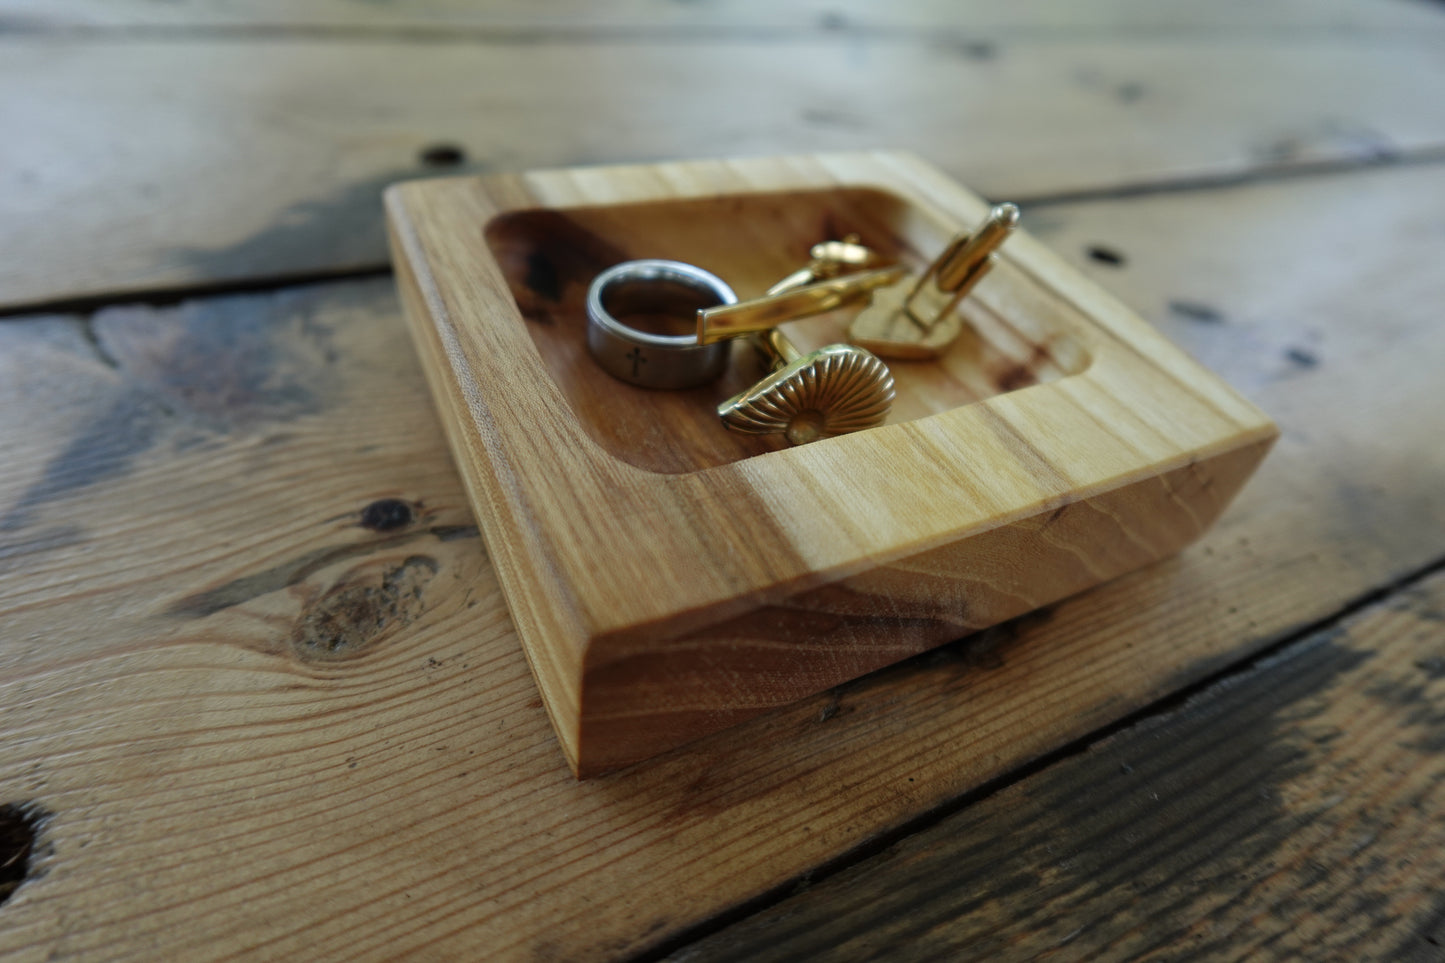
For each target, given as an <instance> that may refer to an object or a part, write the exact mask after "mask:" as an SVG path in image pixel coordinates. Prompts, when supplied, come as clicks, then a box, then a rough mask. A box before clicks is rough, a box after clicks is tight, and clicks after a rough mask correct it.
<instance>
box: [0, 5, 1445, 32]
mask: <svg viewBox="0 0 1445 963" xmlns="http://www.w3.org/2000/svg"><path fill="white" fill-rule="evenodd" d="M0 16H4V17H5V18H6V20H7V21H8V23H9V25H10V27H11V29H27V30H36V29H44V28H49V29H56V28H64V27H77V26H85V27H143V26H144V27H154V26H161V27H186V28H195V27H211V28H215V27H234V26H239V27H245V28H252V29H254V28H257V27H277V28H282V29H286V28H290V29H298V28H299V29H306V28H318V27H319V28H333V29H334V28H355V27H372V28H380V29H383V30H385V29H392V30H395V29H413V30H414V29H416V28H418V27H425V26H437V27H442V28H449V29H456V28H467V27H472V28H482V29H494V30H515V31H527V32H532V33H538V32H547V31H558V32H566V33H578V32H583V31H587V32H597V33H604V32H608V31H620V30H626V31H648V32H655V31H658V30H668V29H674V28H678V27H682V28H698V27H704V28H708V29H711V30H718V29H722V30H728V29H733V30H742V31H748V30H756V29H759V28H766V29H793V30H798V29H814V30H825V31H840V30H852V31H876V30H888V29H923V30H937V29H939V28H953V29H961V30H965V31H968V32H983V31H989V32H999V31H1023V32H1027V33H1029V34H1037V33H1040V32H1047V31H1068V32H1069V33H1073V34H1077V32H1079V31H1081V30H1082V31H1089V30H1101V31H1107V32H1109V33H1111V34H1117V33H1118V32H1121V31H1122V32H1128V33H1134V32H1140V31H1148V32H1159V31H1168V32H1198V31H1211V30H1226V31H1248V32H1250V33H1256V34H1257V32H1259V31H1262V30H1281V31H1287V32H1289V33H1291V34H1293V33H1296V32H1300V31H1304V32H1317V31H1340V30H1349V31H1364V32H1366V33H1369V34H1379V33H1382V32H1386V33H1395V32H1399V31H1405V30H1419V29H1425V30H1440V29H1441V28H1442V19H1441V18H1440V17H1439V16H1438V15H1437V14H1436V13H1435V12H1434V11H1433V10H1432V9H1431V8H1430V6H1429V4H1427V3H1423V2H1411V0H1371V2H1369V3H1360V2H1358V0H1267V2H1260V0H1216V2H1214V3H1208V4H1201V3H1192V2H1189V0H1168V2H1160V0H1102V2H1100V0H1095V2H1092V3H1088V4H1080V3H1076V2H1073V0H1034V2H1032V3H1029V4H1027V5H1026V6H1021V5H1020V4H1018V3H1012V2H1010V0H903V2H893V3H887V4H879V3H874V2H870V0H801V2H791V3H777V2H770V0H710V2H707V3H678V2H676V0H622V2H614V3H609V4H606V5H600V4H596V3H588V2H586V0H550V2H548V3H546V4H537V3H535V2H527V0H501V2H497V0H492V2H489V3H486V4H477V3H474V2H468V0H408V2H406V3H355V2H348V0H313V2H309V3H306V4H296V3H287V2H285V0H259V2H252V3H246V4H236V3H231V2H228V0H190V2H179V3H178V2H169V3H155V2H153V0H4V2H0ZM5 22H6V21H0V27H3V25H4V23H5Z"/></svg>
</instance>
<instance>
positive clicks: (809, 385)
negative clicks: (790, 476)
mask: <svg viewBox="0 0 1445 963" xmlns="http://www.w3.org/2000/svg"><path fill="white" fill-rule="evenodd" d="M893 396H894V391H893V375H892V374H891V373H890V372H889V370H888V366H887V365H885V364H884V363H883V362H882V361H879V360H878V359H877V358H875V357H874V356H873V355H872V354H870V353H869V352H867V351H865V350H864V349H862V348H858V347H855V346H853V345H849V344H830V345H826V346H824V347H822V348H819V349H818V350H817V351H813V352H810V353H809V354H806V355H803V356H802V357H800V358H796V359H795V360H793V361H791V362H790V363H788V364H786V365H784V366H783V367H782V368H779V369H778V370H777V371H775V372H773V373H772V374H770V375H768V376H767V377H766V378H764V379H763V380H761V381H759V382H758V383H757V384H755V385H753V386H752V387H751V388H749V389H748V390H747V391H744V392H742V393H741V394H738V395H736V396H734V397H732V398H729V399H728V400H727V401H725V402H723V403H722V404H721V405H719V406H718V415H719V416H720V417H721V418H722V420H723V424H725V425H726V426H727V427H728V428H730V429H732V430H733V431H738V432H742V433H744V434H750V435H771V434H778V433H781V434H784V435H786V436H787V438H788V441H789V442H791V443H792V444H794V445H802V444H806V443H807V442H810V441H815V440H817V439H819V438H824V437H827V436H829V435H841V434H846V433H847V432H850V431H858V430H860V429H863V428H872V427H873V426H875V425H879V424H882V423H883V419H884V418H886V417H888V410H889V408H890V407H891V406H892V404H893Z"/></svg>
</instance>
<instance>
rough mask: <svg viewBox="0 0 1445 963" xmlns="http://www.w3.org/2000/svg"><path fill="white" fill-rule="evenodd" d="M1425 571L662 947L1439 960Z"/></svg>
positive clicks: (918, 955)
mask: <svg viewBox="0 0 1445 963" xmlns="http://www.w3.org/2000/svg"><path fill="white" fill-rule="evenodd" d="M1442 853H1445V575H1440V574H1437V575H1435V576H1433V577H1432V578H1429V579H1427V580H1425V581H1424V582H1423V583H1421V584H1419V585H1417V586H1415V587H1413V588H1411V589H1408V590H1406V591H1404V592H1401V593H1399V594H1397V595H1394V596H1392V597H1390V598H1389V599H1387V600H1385V601H1383V602H1380V603H1378V604H1376V605H1374V606H1372V607H1371V608H1369V609H1368V610H1366V611H1365V612H1363V613H1361V614H1360V615H1359V616H1357V617H1355V618H1352V619H1350V620H1348V621H1347V622H1345V623H1344V624H1343V625H1341V626H1337V627H1334V628H1331V629H1327V630H1323V631H1321V632H1319V633H1317V634H1315V635H1314V636H1311V637H1310V638H1308V639H1306V640H1304V641H1301V642H1299V643H1296V644H1293V645H1291V646H1289V647H1288V648H1286V649H1285V650H1283V651H1282V652H1281V653H1279V654H1278V655H1275V656H1273V657H1271V658H1269V659H1267V660H1265V661H1264V662H1263V663H1261V664H1260V665H1259V666H1257V667H1255V668H1253V669H1251V670H1250V671H1248V672H1246V673H1244V674H1242V675H1240V676H1237V677H1232V678H1229V679H1227V680H1225V681H1223V682H1220V683H1219V684H1217V685H1215V686H1213V687H1211V688H1209V689H1208V690H1206V691H1204V692H1202V693H1200V694H1199V695H1197V696H1195V697H1194V698H1192V699H1190V700H1189V701H1188V702H1187V703H1186V704H1185V705H1183V706H1182V707H1181V708H1179V709H1176V710H1173V711H1171V712H1169V713H1167V714H1165V715H1162V716H1158V717H1155V718H1151V719H1148V720H1146V721H1144V722H1141V723H1140V724H1138V725H1136V726H1133V727H1131V728H1130V729H1127V730H1125V731H1123V732H1121V733H1119V734H1118V735H1116V736H1114V737H1112V738H1110V739H1107V740H1105V741H1104V742H1102V743H1099V744H1097V745H1095V746H1091V747H1090V748H1089V750H1088V751H1087V752H1085V753H1083V754H1081V755H1078V756H1075V757H1073V758H1070V759H1068V760H1066V761H1064V762H1061V763H1059V764H1057V765H1054V766H1051V767H1049V768H1048V769H1045V770H1044V771H1043V772H1041V773H1039V774H1038V775H1036V776H1033V777H1031V778H1029V779H1027V780H1026V781H1024V782H1022V783H1020V784H1018V785H1014V786H1011V787H1009V788H1008V789H1007V790H1005V791H1003V792H1001V793H999V794H998V795H996V796H993V797H991V798H989V799H987V800H985V801H983V802H981V803H979V804H976V805H974V806H972V807H970V808H968V809H967V810H964V811H963V812H960V813H958V814H956V815H954V816H951V817H949V818H948V819H946V820H945V821H943V822H942V823H939V824H938V825H936V826H934V827H931V828H930V829H928V830H927V831H926V832H923V833H920V834H919V835H917V836H914V837H912V838H909V839H908V840H906V841H904V842H902V843H900V844H898V845H896V846H893V847H891V848H889V849H887V850H885V851H884V852H882V853H880V854H879V855H878V856H876V857H874V858H871V859H868V860H865V861H864V862H862V863H859V864H858V865H856V866H854V867H852V868H850V869H848V870H847V871H845V872H843V873H841V874H839V875H838V876H836V877H833V878H831V879H828V880H826V881H824V882H821V883H819V884H817V885H815V886H813V887H812V888H811V889H809V890H808V891H807V892H805V893H802V894H801V895H798V896H795V897H793V898H791V899H788V900H785V901H784V902H782V903H780V904H778V905H777V906H774V907H772V908H770V909H768V910H767V911H766V912H764V913H760V914H759V915H757V916H755V917H753V918H751V919H748V920H747V921H745V922H743V923H740V924H738V925H735V926H733V927H731V928H730V929H727V930H724V931H722V932H720V933H718V934H717V935H715V936H713V937H710V938H708V939H706V940H703V941H702V942H700V943H698V944H696V945H694V946H691V947H689V948H687V949H685V950H682V951H681V952H678V953H676V954H675V955H674V956H671V957H669V958H670V959H674V960H676V961H678V963H682V961H688V963H703V961H715V960H747V961H749V963H752V961H759V963H762V961H768V960H800V959H808V960H860V959H881V958H887V959H890V960H925V959H947V960H958V961H964V960H999V959H1020V960H1022V959H1043V958H1049V957H1051V956H1055V955H1056V956H1058V957H1059V958H1061V959H1062V958H1066V959H1090V960H1178V959H1201V960H1243V959H1310V960H1341V961H1344V960H1348V961H1351V963H1355V961H1366V960H1382V961H1392V963H1393V961H1400V960H1420V961H1425V960H1438V959H1440V958H1441V956H1442V948H1445V895H1442V894H1445V859H1442V857H1441V854H1442Z"/></svg>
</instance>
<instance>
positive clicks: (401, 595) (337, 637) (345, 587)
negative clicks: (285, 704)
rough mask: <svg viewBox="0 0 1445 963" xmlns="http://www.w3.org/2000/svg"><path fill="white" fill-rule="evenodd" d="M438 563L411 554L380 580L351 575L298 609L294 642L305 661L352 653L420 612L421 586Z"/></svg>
mask: <svg viewBox="0 0 1445 963" xmlns="http://www.w3.org/2000/svg"><path fill="white" fill-rule="evenodd" d="M439 568H440V566H439V565H438V564H437V561H436V559H434V558H431V557H430V556H427V555H413V556H411V557H410V558H408V559H407V560H406V561H404V562H402V563H401V564H400V565H395V566H392V567H391V568H389V569H387V570H386V571H384V572H383V573H382V574H381V577H380V578H379V579H377V578H375V577H371V578H349V579H347V580H345V581H343V582H341V583H340V584H338V585H335V586H333V587H332V588H331V589H330V590H328V591H327V592H326V594H324V595H322V596H321V597H320V598H318V599H317V600H316V601H315V602H313V603H312V604H311V605H308V606H307V607H306V610H305V611H303V612H302V613H301V617H300V618H299V619H297V621H296V628H295V630H294V631H293V632H292V636H291V644H292V646H293V647H294V648H295V650H296V653H297V654H298V655H300V656H301V657H302V658H303V659H306V660H308V661H333V660H337V659H347V658H351V657H352V656H354V655H356V654H358V653H359V652H361V651H362V650H363V649H365V648H367V647H368V646H370V645H371V644H372V643H373V642H375V641H376V639H377V638H378V637H379V636H380V635H381V634H382V633H383V632H384V631H386V630H387V629H389V628H392V627H394V626H402V625H407V624H409V623H410V622H412V621H413V620H414V619H415V618H416V617H417V615H419V614H420V613H421V610H422V590H423V588H425V586H426V584H427V583H428V582H430V581H431V580H432V578H433V577H434V576H435V575H436V573H437V571H438V569H439Z"/></svg>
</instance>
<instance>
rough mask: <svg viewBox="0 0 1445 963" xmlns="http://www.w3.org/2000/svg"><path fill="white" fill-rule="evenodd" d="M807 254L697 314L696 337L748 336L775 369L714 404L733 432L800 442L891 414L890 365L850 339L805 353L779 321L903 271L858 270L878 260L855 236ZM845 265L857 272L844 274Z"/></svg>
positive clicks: (829, 306)
mask: <svg viewBox="0 0 1445 963" xmlns="http://www.w3.org/2000/svg"><path fill="white" fill-rule="evenodd" d="M810 254H811V255H812V258H813V260H812V261H811V262H810V263H809V264H808V266H807V267H805V268H802V269H800V270H798V271H795V272H793V273H792V274H790V275H788V276H787V277H785V278H783V280H781V281H779V282H778V283H777V284H774V285H773V286H772V287H771V288H769V289H768V293H767V294H766V295H764V296H763V297H761V298H755V299H753V300H752V301H743V302H739V303H738V304H735V305H725V306H722V307H717V308H707V309H704V310H702V311H699V312H698V322H697V323H698V327H697V338H698V341H699V342H700V343H703V344H706V343H708V342H709V341H712V340H719V339H722V338H728V337H737V336H738V335H741V334H750V335H751V338H750V340H751V342H752V343H753V345H754V347H756V348H757V349H758V350H759V351H760V352H761V353H762V354H763V356H764V358H765V359H766V360H767V362H768V364H769V367H771V368H772V369H773V370H772V371H771V373H769V374H768V375H767V376H766V377H765V378H763V379H762V380H761V381H759V382H758V383H757V384H755V385H753V386H752V387H751V388H749V389H748V390H747V391H744V392H741V393H740V394H737V395H734V396H733V397H732V398H729V399H728V400H727V401H725V402H723V403H722V404H720V405H718V409H717V413H718V417H720V418H721V419H722V422H723V424H724V425H726V426H727V427H728V428H730V429H731V430H733V431H737V432H741V433H743V434H749V435H771V434H782V435H783V436H784V437H786V438H787V439H788V442H789V443H790V444H794V445H803V444H807V443H808V442H810V441H816V440H817V439H819V438H823V437H825V436H828V435H841V434H846V433H848V432H851V431H860V430H862V429H864V428H872V427H873V426H875V425H879V424H882V423H883V420H884V419H885V418H887V417H888V411H889V409H890V408H891V407H892V405H893V396H894V389H893V375H892V373H891V372H889V370H888V366H887V365H885V364H884V363H883V362H882V361H879V360H878V359H877V358H875V357H874V356H873V355H872V354H870V353H869V352H868V351H867V350H865V349H863V348H859V347H855V346H854V345H850V344H829V345H824V346H823V347H821V348H819V349H818V350H817V351H811V352H809V353H808V354H803V353H802V352H800V351H799V350H798V348H797V346H796V345H794V344H793V343H792V342H791V341H789V340H788V338H787V337H786V336H785V335H784V334H783V333H782V332H781V331H779V330H778V329H777V327H778V325H780V324H782V323H784V322H786V321H795V320H798V319H799V318H804V317H809V316H811V315H815V314H822V313H824V312H827V311H832V310H834V309H836V308H839V307H842V306H843V305H845V304H848V303H849V302H851V301H856V300H858V299H860V298H861V297H862V296H864V295H866V294H867V293H868V292H870V291H872V290H874V289H875V288H878V287H880V286H882V285H886V284H893V283H896V282H897V281H898V280H899V279H900V278H902V277H903V276H904V272H903V269H902V268H897V267H893V268H883V269H880V270H872V271H864V270H862V269H864V268H866V267H868V266H870V265H872V264H874V263H876V261H877V258H876V256H875V255H874V254H873V252H872V251H871V250H869V249H868V248H866V247H864V246H863V245H862V244H860V243H858V239H857V237H856V236H850V237H847V238H844V239H843V240H842V241H824V242H823V243H821V244H815V245H814V246H813V249H812V251H811V252H810ZM846 271H859V272H861V273H856V274H846V275H845V274H843V272H846ZM840 275H842V276H840Z"/></svg>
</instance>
